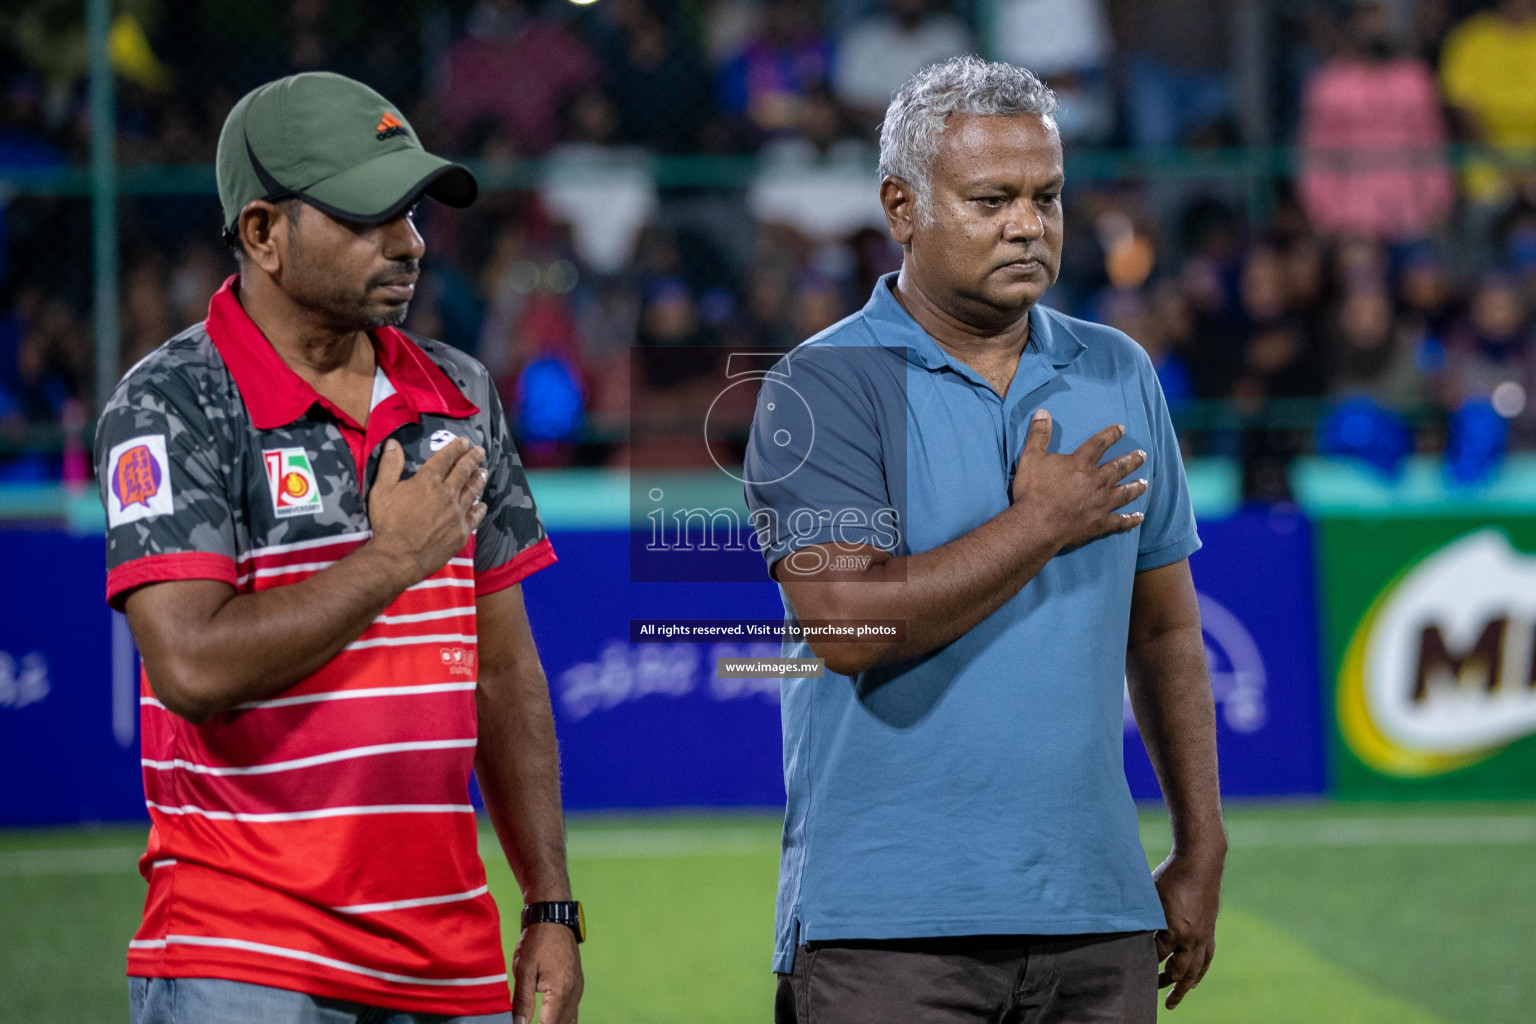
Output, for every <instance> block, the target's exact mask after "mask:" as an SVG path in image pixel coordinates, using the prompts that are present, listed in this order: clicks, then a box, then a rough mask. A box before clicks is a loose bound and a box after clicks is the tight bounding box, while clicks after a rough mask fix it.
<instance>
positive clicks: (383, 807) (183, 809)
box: [144, 800, 475, 824]
mask: <svg viewBox="0 0 1536 1024" xmlns="http://www.w3.org/2000/svg"><path fill="white" fill-rule="evenodd" d="M144 806H145V807H148V808H149V809H150V810H152V811H159V812H160V813H161V814H193V815H196V816H198V817H200V818H207V819H208V820H210V821H240V822H249V823H251V824H268V823H271V822H283V821H314V820H315V819H317V818H350V817H356V816H359V815H363V814H474V813H475V809H474V808H473V807H471V806H470V805H469V804H364V805H362V806H358V807H319V808H316V809H315V810H312V811H289V812H285V813H280V814H247V813H245V812H242V811H210V810H208V809H206V808H203V807H193V806H192V805H191V804H182V805H181V806H180V807H170V806H167V805H165V804H157V803H155V802H154V801H153V800H146V801H144Z"/></svg>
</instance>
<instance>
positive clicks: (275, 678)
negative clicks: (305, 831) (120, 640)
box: [128, 542, 412, 721]
mask: <svg viewBox="0 0 1536 1024" xmlns="http://www.w3.org/2000/svg"><path fill="white" fill-rule="evenodd" d="M411 582H412V579H411V576H410V571H409V569H408V567H406V566H404V565H401V564H399V562H398V560H397V559H395V558H393V557H392V556H391V555H389V554H388V553H386V552H385V551H383V550H382V549H380V548H378V547H376V546H375V545H373V544H372V542H370V543H369V544H365V545H364V546H363V547H362V548H360V549H358V550H357V551H355V552H353V553H352V554H351V555H349V556H347V557H346V558H343V559H341V560H340V561H338V562H337V563H336V564H335V565H332V566H329V567H327V568H325V569H323V570H321V571H320V572H318V573H316V574H315V575H313V576H311V577H309V578H308V579H305V580H303V581H301V582H299V583H296V584H293V585H292V586H285V587H275V588H273V589H271V590H266V591H262V592H260V593H254V594H237V595H234V596H231V597H229V598H228V599H227V600H225V601H224V602H223V603H222V604H219V605H217V606H216V607H215V608H213V609H211V613H210V614H208V616H207V617H206V619H203V620H201V621H196V620H194V621H183V622H178V623H176V624H175V627H174V628H172V629H170V630H167V631H166V633H167V634H168V635H151V634H152V632H153V630H152V629H151V628H150V627H149V625H148V622H147V618H148V617H147V616H145V617H143V618H141V617H140V616H137V615H135V611H136V609H135V603H136V602H137V601H139V600H140V595H139V594H134V595H132V596H130V598H129V603H128V614H129V619H130V623H133V624H135V626H136V628H135V636H136V638H137V639H138V641H139V647H140V649H141V651H142V653H143V657H144V662H145V667H146V674H147V675H148V677H149V681H150V687H151V688H152V689H153V690H154V691H155V693H156V694H157V696H159V697H160V699H161V700H162V701H163V702H164V703H165V704H166V706H167V707H169V708H171V710H173V711H175V712H177V713H178V714H181V715H183V717H186V718H189V719H191V720H193V721H203V720H206V719H207V718H209V717H211V716H213V715H215V714H218V713H220V712H223V711H228V710H230V709H231V708H233V707H235V706H236V705H238V704H242V703H245V702H247V701H254V700H264V699H267V698H270V697H273V696H276V695H277V694H280V693H282V692H283V691H284V690H287V689H288V688H289V687H291V686H293V685H294V684H295V683H297V682H299V681H300V680H302V679H304V678H306V677H308V676H310V675H312V674H314V673H315V672H317V671H319V670H320V669H321V668H322V667H323V666H324V665H325V664H326V663H327V662H329V661H330V660H331V659H332V658H334V657H336V655H337V654H339V653H341V651H342V649H343V648H345V647H346V646H347V644H349V643H351V642H352V641H353V640H356V639H357V638H358V636H359V635H361V634H362V632H363V631H364V630H365V629H367V628H368V626H369V624H370V623H372V622H373V620H374V619H375V618H376V617H377V616H378V615H379V614H380V613H381V612H383V611H384V609H385V608H386V607H388V606H389V604H390V602H391V601H393V600H394V599H395V598H396V597H398V596H399V594H400V593H401V592H402V591H403V590H404V589H405V588H406V587H407V586H409V585H410V583H411ZM151 589H153V588H146V592H145V593H144V594H143V598H144V599H145V600H146V601H148V600H153V599H154V596H155V595H153V594H151V593H149V592H148V591H149V590H151ZM136 620H139V621H137V622H136Z"/></svg>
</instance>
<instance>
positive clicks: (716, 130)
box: [0, 0, 1536, 490]
mask: <svg viewBox="0 0 1536 1024" xmlns="http://www.w3.org/2000/svg"><path fill="white" fill-rule="evenodd" d="M82 6H83V5H81V4H79V3H77V2H73V0H68V2H66V0H32V2H30V3H29V4H28V5H26V9H25V10H23V11H22V12H21V13H20V14H19V15H18V16H16V17H11V16H7V19H6V23H5V24H4V25H3V26H0V432H3V431H4V430H7V429H9V430H12V431H14V430H15V429H16V427H17V425H25V424H47V423H57V422H60V421H61V420H67V419H69V418H70V417H74V418H75V419H80V418H81V417H82V416H88V415H89V411H90V410H93V409H94V408H95V401H96V396H94V395H93V394H92V393H91V389H92V365H93V359H94V355H93V351H94V350H93V341H92V338H91V334H90V323H91V321H90V301H91V297H92V277H91V261H90V241H91V235H90V215H89V213H90V211H89V202H88V200H87V199H85V198H82V197H80V196H70V195H54V196H50V195H43V194H38V192H37V191H36V190H33V191H30V192H29V191H27V190H25V189H17V190H11V189H7V188H6V186H5V181H6V179H7V176H8V175H10V176H12V177H15V176H16V175H17V173H18V172H24V173H27V174H33V175H34V177H35V176H36V173H37V172H39V171H42V170H46V169H48V168H62V167H69V166H74V165H83V164H85V163H86V162H87V158H88V149H89V145H88V143H89V134H90V123H89V117H88V106H87V102H86V86H85V80H86V73H87V61H86V53H87V49H86V41H85V36H84V28H83V24H82V20H81V18H82V13H81V8H82ZM116 12H117V13H116V16H115V20H114V22H113V29H112V35H111V40H110V44H111V54H112V58H113V64H114V69H115V72H116V97H117V152H118V159H119V162H120V164H121V165H123V167H124V174H125V176H126V175H128V174H129V173H131V172H137V173H140V174H141V176H142V177H141V179H140V180H146V181H154V180H156V179H155V175H156V174H169V173H170V172H169V171H166V170H165V169H166V168H167V167H174V166H176V165H206V164H208V163H209V162H210V161H211V160H212V158H213V154H214V147H215V144H216V141H217V137H218V131H219V127H220V125H221V124H222V121H223V119H224V116H225V114H226V113H227V111H228V109H229V108H230V106H232V104H233V103H234V101H235V100H236V99H238V98H239V97H240V95H242V94H243V93H244V92H245V91H246V90H248V89H250V88H252V87H254V86H256V85H259V84H261V83H262V82H265V81H268V80H271V79H274V78H277V77H280V76H282V75H285V74H289V73H293V72H297V71H305V70H332V71H338V72H341V73H344V74H348V75H351V76H353V77H356V78H359V79H361V80H363V81H365V82H368V83H369V84H371V85H373V86H374V87H375V88H377V89H378V90H380V91H381V92H382V93H383V94H384V95H385V96H387V97H389V98H390V99H391V100H392V101H393V102H395V103H397V104H399V107H400V111H401V113H403V114H404V115H405V116H406V117H408V118H409V120H410V122H411V124H412V126H413V127H414V129H415V130H416V132H417V133H418V134H419V136H420V138H421V141H422V142H423V143H424V144H425V145H426V146H427V147H428V148H429V149H432V150H434V151H437V152H442V153H445V154H449V155H453V156H455V157H462V158H464V159H467V160H470V161H473V166H474V167H475V168H476V170H477V171H478V172H479V173H480V175H481V179H482V184H483V185H484V186H486V187H485V188H484V191H483V192H482V198H481V199H480V201H479V202H477V203H476V204H475V206H473V207H471V208H470V209H469V210H467V211H453V210H448V209H446V208H441V207H435V206H434V205H433V204H430V203H429V204H424V205H423V207H422V210H421V215H420V225H421V227H422V230H423V233H424V235H425V236H426V239H427V244H428V257H427V260H426V265H425V271H426V272H425V275H424V279H423V284H422V286H421V287H420V288H419V290H418V298H417V300H416V302H415V304H414V306H413V308H412V311H411V319H410V322H409V324H408V325H407V326H408V327H409V328H411V329H414V330H417V331H419V332H421V333H424V334H427V335H431V336H435V337H438V338H441V339H443V340H445V341H447V342H449V343H451V344H453V345H455V346H458V347H460V348H462V349H464V350H466V351H469V352H471V353H473V354H474V355H476V356H477V357H478V358H479V359H480V360H481V361H482V362H484V363H485V364H486V365H487V366H488V367H489V368H490V369H491V371H492V373H493V374H495V375H496V378H497V380H498V381H499V382H500V385H501V388H502V391H503V393H504V396H505V398H506V401H507V405H508V408H509V410H510V411H511V416H512V418H513V421H514V426H515V427H516V429H517V431H518V433H519V435H520V437H521V438H522V439H523V442H524V446H525V448H526V449H527V450H528V452H529V458H530V461H531V462H534V463H536V464H546V465H581V464H586V465H601V464H610V463H614V462H615V461H617V460H620V459H622V458H624V457H626V456H633V455H634V454H635V453H634V451H632V450H631V449H629V448H627V447H626V445H625V440H624V433H625V424H626V423H627V422H628V417H629V415H630V413H631V411H632V410H631V399H632V396H633V395H641V396H648V397H649V398H653V399H654V400H655V402H656V403H657V404H658V405H659V406H660V407H665V405H666V403H667V402H668V401H669V400H670V401H688V400H691V393H690V391H689V389H690V388H691V387H695V386H697V387H699V388H702V389H703V390H704V391H708V393H711V394H712V393H714V391H717V390H718V385H717V384H715V383H712V382H711V381H710V380H707V379H705V378H709V377H711V375H712V374H714V371H715V370H716V369H718V368H717V367H711V366H709V365H706V364H704V363H700V362H699V361H698V360H697V359H690V358H682V357H681V356H679V357H678V358H670V357H669V355H668V350H672V352H674V353H683V352H694V351H695V347H702V348H706V349H723V348H726V347H732V346H752V347H756V348H765V347H766V348H784V347H788V346H791V345H793V344H796V343H797V342H799V341H801V340H803V339H805V338H806V337H809V336H810V335H812V334H814V333H816V332H817V331H819V330H821V329H822V328H824V327H827V326H828V325H830V324H832V323H834V322H836V321H837V320H838V319H840V318H842V317H843V316H845V315H847V314H848V313H850V312H852V311H854V310H856V309H857V308H858V307H859V306H861V305H862V304H863V302H864V301H865V299H866V298H867V296H868V294H869V292H870V289H871V287H872V286H873V284H874V282H875V280H876V278H877V277H878V276H879V275H881V274H883V273H886V272H888V271H890V270H894V269H896V268H897V267H898V266H899V264H900V259H901V253H900V250H899V249H898V248H896V247H895V246H894V245H893V243H891V242H890V240H889V238H888V237H887V235H886V232H885V229H884V226H883V218H882V213H881V210H880V206H879V202H878V197H877V180H876V178H875V175H874V161H875V138H876V130H877V126H878V124H879V121H880V118H881V115H882V113H883V110H884V107H885V105H886V103H887V101H888V99H889V97H890V96H891V95H892V93H893V92H894V91H895V90H896V89H898V88H899V87H900V86H901V85H902V84H903V83H904V82H905V81H906V80H907V79H908V78H909V77H910V76H911V75H912V73H914V72H915V71H917V70H918V69H920V68H921V67H923V66H925V65H927V64H929V63H931V62H933V61H936V60H941V59H943V58H946V57H949V56H952V55H955V54H959V53H967V52H980V53H982V54H984V55H986V56H989V57H994V58H998V59H1004V60H1009V61H1013V62H1016V63H1018V64H1021V65H1023V66H1025V67H1028V68H1030V69H1032V70H1033V71H1035V72H1036V73H1038V74H1039V75H1040V76H1041V77H1042V78H1044V79H1045V80H1046V81H1047V82H1048V83H1049V84H1050V85H1051V86H1052V87H1053V88H1054V89H1055V90H1056V91H1057V93H1058V94H1059V96H1060V97H1061V102H1062V106H1061V111H1060V114H1059V117H1058V121H1059V124H1060V128H1061V133H1062V137H1063V140H1064V143H1065V145H1066V149H1067V154H1068V156H1067V169H1068V185H1067V188H1066V191H1065V195H1064V199H1065V202H1066V218H1067V229H1068V234H1067V242H1066V252H1065V259H1064V265H1063V270H1062V275H1061V280H1060V282H1059V283H1058V285H1057V286H1056V287H1055V288H1054V289H1053V290H1052V292H1051V293H1050V294H1049V295H1048V297H1047V302H1048V303H1050V304H1052V305H1054V306H1056V307H1058V308H1061V309H1064V310H1066V311H1068V312H1071V313H1073V314H1076V315H1079V316H1085V317H1089V318H1092V319H1096V320H1099V321H1102V322H1105V323H1109V324H1112V325H1114V326H1116V327H1119V328H1121V329H1123V330H1125V331H1126V332H1127V333H1128V334H1130V335H1131V336H1132V337H1133V338H1135V339H1136V340H1137V341H1138V342H1139V343H1141V344H1142V345H1143V346H1144V347H1145V348H1146V349H1147V350H1148V352H1149V353H1150V354H1151V355H1152V357H1153V359H1154V361H1155V363H1156V365H1157V367H1158V370H1159V373H1160V376H1161V378H1162V381H1163V386H1164V389H1165V391H1166V392H1167V395H1168V397H1169V399H1170V400H1171V401H1172V402H1173V403H1175V407H1176V408H1199V407H1201V406H1202V403H1201V402H1200V401H1199V400H1211V399H1218V400H1227V401H1228V402H1229V403H1232V405H1231V408H1234V409H1238V410H1243V409H1254V408H1262V407H1265V403H1268V404H1269V405H1270V406H1273V405H1274V404H1275V403H1274V402H1273V401H1272V400H1278V399H1301V400H1309V399H1310V400H1332V402H1333V403H1335V404H1334V405H1329V404H1327V403H1326V402H1324V401H1316V402H1315V404H1316V405H1317V406H1318V408H1319V409H1321V410H1325V412H1320V413H1319V414H1318V416H1319V417H1322V416H1325V414H1326V410H1327V409H1329V408H1343V409H1346V410H1350V411H1352V414H1353V415H1354V419H1349V418H1348V417H1346V418H1345V419H1344V420H1334V421H1328V420H1326V419H1320V420H1319V425H1318V426H1317V427H1316V429H1313V430H1309V431H1305V432H1303V433H1304V436H1303V437H1302V438H1301V439H1300V440H1298V439H1297V438H1296V436H1295V432H1294V431H1292V432H1291V433H1290V434H1288V435H1284V436H1282V435H1283V434H1284V432H1278V431H1253V430H1249V431H1246V432H1245V433H1242V434H1240V435H1239V434H1223V433H1222V432H1220V431H1210V432H1208V433H1207V434H1200V433H1198V432H1195V433H1192V434H1191V435H1190V437H1191V439H1192V443H1193V444H1194V445H1195V446H1196V448H1197V449H1199V448H1200V447H1201V446H1204V447H1205V450H1207V451H1212V452H1215V453H1217V454H1231V455H1244V456H1246V457H1247V458H1248V459H1249V461H1255V460H1257V461H1258V462H1259V463H1262V461H1263V458H1265V457H1274V458H1277V459H1283V458H1284V457H1286V456H1287V455H1288V454H1290V453H1291V452H1292V451H1293V450H1301V449H1304V448H1308V447H1309V446H1312V445H1318V446H1322V447H1325V448H1326V447H1327V446H1328V445H1329V444H1330V443H1333V442H1331V441H1329V438H1333V439H1334V440H1335V441H1338V438H1339V437H1340V436H1342V437H1343V438H1344V440H1343V441H1339V442H1338V443H1339V444H1341V445H1342V446H1343V447H1345V448H1347V447H1348V437H1349V436H1350V431H1351V430H1352V429H1353V430H1355V431H1356V433H1357V434H1358V433H1359V431H1360V430H1362V429H1365V427H1363V426H1361V424H1365V425H1366V426H1370V427H1371V429H1373V430H1375V431H1376V434H1373V435H1372V437H1373V440H1372V443H1373V444H1377V443H1378V442H1379V440H1380V439H1379V437H1378V436H1377V434H1379V433H1380V430H1381V429H1384V428H1382V423H1383V422H1385V423H1387V426H1388V427H1390V430H1389V431H1388V432H1389V433H1391V432H1393V431H1395V432H1396V433H1395V434H1394V436H1398V437H1399V438H1400V440H1399V441H1397V442H1396V443H1395V447H1394V446H1393V445H1388V449H1389V450H1388V451H1386V453H1385V454H1382V453H1380V452H1378V453H1377V455H1378V456H1380V457H1379V458H1377V459H1376V461H1378V462H1380V463H1381V464H1382V465H1383V466H1384V468H1390V466H1391V465H1392V464H1394V463H1395V462H1397V461H1399V460H1400V457H1401V456H1402V455H1405V454H1406V453H1407V452H1408V451H1412V450H1421V451H1423V450H1428V451H1439V450H1440V449H1441V448H1442V447H1444V446H1445V444H1446V443H1447V424H1448V423H1450V424H1452V425H1454V421H1455V418H1456V416H1457V415H1458V414H1461V413H1463V412H1465V411H1467V410H1469V409H1470V410H1472V412H1478V411H1481V410H1491V411H1492V416H1491V417H1484V419H1476V418H1475V417H1474V420H1475V422H1477V423H1484V420H1486V424H1485V427H1486V430H1492V431H1493V432H1494V433H1495V434H1497V435H1498V442H1499V444H1500V445H1502V444H1503V443H1504V441H1505V438H1506V435H1507V439H1508V442H1509V443H1510V444H1511V445H1513V446H1516V447H1531V446H1533V444H1536V390H1533V389H1536V342H1533V331H1536V318H1533V314H1536V160H1533V159H1531V157H1532V155H1533V147H1536V0H1504V2H1500V3H1475V2H1457V0H1397V2H1358V3H1357V2H1347V0H1338V2H1324V0H1311V2H1295V3H1279V2H1264V0H957V2H956V3H953V4H950V3H946V2H945V0H819V2H818V0H758V2H755V3H750V2H743V0H596V2H592V3H588V4H585V5H579V4H576V3H571V2H566V0H548V2H545V3H542V4H534V3H532V2H531V0H526V2H525V0H481V2H478V3H472V4H471V3H465V2H457V3H456V2H452V0H448V2H428V0H403V2H400V3H396V4H391V5H389V6H388V8H387V11H385V10H382V9H380V8H379V7H378V6H377V5H372V4H368V3H366V2H364V0H286V3H273V4H260V5H256V4H243V5H228V4H223V3H220V2H218V0H180V2H178V3H175V4H171V3H169V2H167V0H122V2H121V3H119V4H118V5H117V7H116ZM18 180H19V179H18ZM208 181H209V182H210V183H211V175H208ZM126 191H127V193H128V194H125V196H124V197H123V199H122V201H121V221H120V223H121V228H120V231H121V241H122V255H123V258H122V264H121V265H122V274H121V285H120V326H121V335H122V353H121V363H120V366H121V368H123V369H126V368H127V367H128V366H130V365H131V364H132V363H133V362H135V361H136V360H138V359H139V358H141V357H142V356H143V355H145V354H146V353H147V352H149V351H150V350H152V349H153V348H154V347H155V346H157V345H159V344H160V343H161V342H163V341H164V340H166V339H167V338H168V337H170V336H171V335H173V334H174V333H176V332H177V331H179V330H181V329H182V328H184V327H186V326H187V325H189V324H191V323H194V322H196V321H198V320H200V319H202V317H203V316H204V314H205V310H206V305H207V301H208V298H209V296H210V295H211V294H212V292H213V291H214V290H216V288H217V287H218V286H219V284H220V283H221V281H222V280H223V279H224V278H225V277H226V276H227V275H228V274H230V273H232V272H233V270H234V264H233V260H232V258H231V256H230V254H229V252H228V251H227V250H225V249H224V248H223V246H222V244H221V243H220V241H219V238H218V229H219V226H220V225H219V220H220V213H219V207H218V202H217V199H216V197H215V196H214V195H212V193H211V190H209V189H208V188H206V187H204V188H202V190H201V191H197V190H195V189H193V190H183V192H184V193H185V192H188V191H190V192H192V193H193V194H177V190H176V189H175V188H174V187H171V186H166V187H161V188H140V189H137V190H133V189H129V190H126ZM636 352H638V353H639V357H638V358H634V357H632V353H636ZM714 379H715V380H718V376H715V378H714ZM700 393H703V392H700ZM1528 397H1529V398H1530V399H1533V400H1532V401H1528ZM1206 404H1208V403H1206ZM1281 404H1283V403H1281ZM1362 415H1363V416H1366V419H1361V418H1360V417H1361V416H1362ZM1382 417H1386V419H1385V420H1382V419H1381V418H1382ZM1488 424H1491V425H1488ZM1234 439H1235V440H1234ZM1234 446H1235V447H1234ZM1378 446H1379V445H1378ZM1399 449H1401V450H1399ZM58 465H59V459H58V456H57V454H51V455H32V456H27V455H16V454H14V453H13V454H10V455H8V456H5V457H4V458H3V459H0V478H3V477H9V478H11V479H17V478H29V477H44V478H46V477H48V476H49V475H56V474H57V472H58ZM1261 468H1262V466H1261ZM1259 475H1260V476H1262V473H1260V474H1259ZM1474 475H1475V474H1474ZM1255 486H1256V487H1257V488H1258V489H1259V490H1262V489H1263V484H1262V482H1260V483H1258V484H1256V485H1255Z"/></svg>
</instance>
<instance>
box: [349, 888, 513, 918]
mask: <svg viewBox="0 0 1536 1024" xmlns="http://www.w3.org/2000/svg"><path fill="white" fill-rule="evenodd" d="M490 891H491V887H490V886H488V885H482V886H481V887H480V888H478V889H471V890H469V892H456V893H452V894H451V895H448V896H422V897H420V898H418V899H414V900H394V901H393V902H390V903H359V904H357V905H355V906H351V907H332V908H331V909H332V910H334V911H336V913H338V914H373V913H377V912H378V911H381V910H409V909H411V908H412V907H435V906H437V905H438V904H441V903H458V902H459V901H461V900H472V899H474V898H475V897H477V896H484V895H485V894H486V893H488V892H490Z"/></svg>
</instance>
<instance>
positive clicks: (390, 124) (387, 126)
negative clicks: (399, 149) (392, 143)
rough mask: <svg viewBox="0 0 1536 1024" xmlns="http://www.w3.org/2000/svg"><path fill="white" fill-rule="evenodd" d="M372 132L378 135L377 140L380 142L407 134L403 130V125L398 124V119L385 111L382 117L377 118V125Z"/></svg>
mask: <svg viewBox="0 0 1536 1024" xmlns="http://www.w3.org/2000/svg"><path fill="white" fill-rule="evenodd" d="M374 131H376V132H378V133H379V134H378V139H379V141H380V142H383V141H384V140H385V139H392V138H394V137H395V136H396V135H406V134H408V132H406V130H405V125H403V124H401V123H400V119H399V118H398V117H396V116H395V115H394V114H391V113H390V112H389V111H387V110H386V111H384V116H383V117H381V118H379V123H378V125H377V127H375V128H374Z"/></svg>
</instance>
